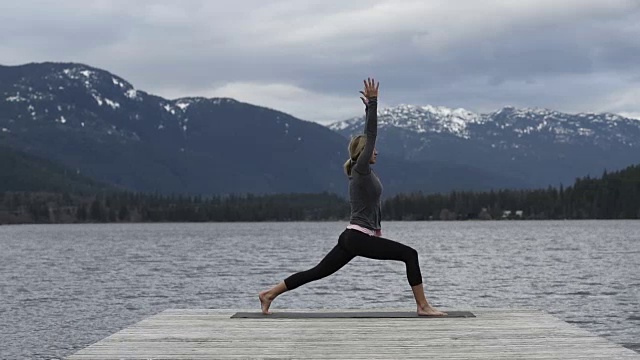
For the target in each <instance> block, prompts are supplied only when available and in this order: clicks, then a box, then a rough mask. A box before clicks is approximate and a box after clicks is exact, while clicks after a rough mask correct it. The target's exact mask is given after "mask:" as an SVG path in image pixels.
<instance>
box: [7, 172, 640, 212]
mask: <svg viewBox="0 0 640 360" xmlns="http://www.w3.org/2000/svg"><path fill="white" fill-rule="evenodd" d="M382 213H383V218H384V219H385V220H467V219H513V218H522V219H640V166H631V167H629V168H627V169H625V170H622V171H618V172H612V173H604V174H603V175H602V177H601V178H598V179H595V178H589V177H585V178H581V179H577V180H576V182H575V184H574V185H573V186H570V187H567V188H563V187H559V188H553V187H549V188H548V189H544V190H542V189H541V190H499V191H489V192H459V191H454V192H451V193H449V194H423V193H413V194H402V195H397V196H394V197H392V198H389V199H386V200H385V201H384V202H383V204H382ZM348 217H349V203H348V201H347V200H345V199H343V198H341V197H339V196H337V195H334V194H328V193H322V194H277V195H261V196H256V195H243V196H239V195H231V196H213V197H202V196H180V195H176V196H166V195H159V194H137V193H128V192H113V191H106V190H105V191H102V192H100V193H98V194H95V193H84V194H83V193H68V192H63V193H52V192H4V193H0V224H8V223H84V222H191V221H193V222H206V221H315V220H347V219H348Z"/></svg>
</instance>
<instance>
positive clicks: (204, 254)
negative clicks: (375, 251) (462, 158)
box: [0, 221, 640, 359]
mask: <svg viewBox="0 0 640 360" xmlns="http://www.w3.org/2000/svg"><path fill="white" fill-rule="evenodd" d="M345 225H346V224H345V223H343V222H321V223H309V222H300V223H233V224H231V223H206V224H91V225H27V226H0V300H1V301H0V358H2V359H21V358H26V359H57V358H62V357H64V356H67V355H70V354H72V353H74V352H75V351H77V350H79V349H81V348H84V347H86V346H88V345H90V344H92V343H94V342H96V341H98V340H101V339H103V338H104V337H106V336H108V335H111V334H113V333H115V332H117V331H119V330H121V329H123V328H125V327H127V326H130V325H132V324H134V323H136V322H138V321H140V320H142V319H144V318H146V317H148V316H151V315H154V314H157V313H159V312H161V311H163V310H165V309H168V308H218V309H221V308H224V309H229V308H255V309H256V311H258V310H259V303H258V300H257V296H256V294H257V293H258V291H259V290H261V289H264V288H266V287H269V286H271V285H273V284H275V283H277V282H278V281H280V280H282V279H283V278H285V277H286V276H288V275H289V274H291V273H292V272H295V271H300V270H305V269H307V268H309V267H312V266H314V265H315V264H316V263H317V262H318V261H319V260H320V259H321V258H322V257H323V256H324V255H325V254H326V253H327V252H328V251H329V250H330V249H331V248H332V247H333V246H334V245H335V243H336V242H337V239H338V235H339V234H340V232H341V231H342V230H343V229H344V227H345ZM383 227H384V235H385V237H388V238H391V239H394V240H397V241H400V242H402V243H405V244H407V245H410V246H412V247H414V248H415V249H416V250H418V253H419V255H420V265H421V269H422V273H423V278H424V280H425V286H426V291H427V297H428V298H429V299H430V300H431V302H432V303H433V304H435V305H436V306H439V307H442V308H443V309H450V310H465V309H470V308H480V307H490V308H510V307H514V308H518V307H526V308H537V309H543V310H546V311H548V312H549V313H551V314H553V315H555V316H557V317H559V318H560V319H562V320H565V321H568V322H570V323H573V324H575V325H576V326H579V327H581V328H583V329H586V330H588V331H591V332H593V333H595V334H598V335H601V336H604V337H606V338H608V339H609V340H611V341H613V342H616V343H618V344H621V345H624V346H626V347H628V348H631V349H634V350H635V351H639V352H640V306H639V305H640V221H548V222H547V221H544V222H534V221H531V222H526V221H501V222H385V223H384V224H383ZM381 307H398V308H406V309H407V310H414V309H415V306H414V303H413V300H412V296H411V290H410V288H409V285H408V283H407V280H406V277H405V270H404V264H402V263H399V262H390V261H376V260H369V259H364V258H356V259H354V260H353V261H352V262H351V263H349V264H348V265H347V266H345V267H344V268H343V269H341V270H340V271H338V272H337V273H336V274H334V275H331V276H330V277H328V278H325V279H322V280H319V281H317V282H313V283H310V284H307V285H306V286H303V287H301V288H299V289H296V290H294V291H292V292H289V293H285V294H283V295H282V296H281V297H279V298H278V299H277V300H276V301H275V302H274V303H273V305H272V309H273V310H274V311H277V310H278V309H283V308H290V309H303V308H310V309H327V308H352V309H353V308H361V309H371V308H381Z"/></svg>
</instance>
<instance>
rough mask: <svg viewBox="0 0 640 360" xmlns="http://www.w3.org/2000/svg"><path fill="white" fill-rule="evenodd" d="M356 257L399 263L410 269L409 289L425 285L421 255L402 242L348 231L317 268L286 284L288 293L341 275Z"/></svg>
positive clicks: (291, 279) (291, 278) (408, 270)
mask: <svg viewBox="0 0 640 360" xmlns="http://www.w3.org/2000/svg"><path fill="white" fill-rule="evenodd" d="M356 256H364V257H366V258H370V259H377V260H398V261H402V262H404V263H405V265H406V266H407V279H408V280H409V285H411V286H415V285H420V284H422V275H421V274H420V264H419V263H418V252H417V251H416V250H415V249H413V248H411V247H409V246H407V245H403V244H400V243H399V242H396V241H393V240H389V239H385V238H382V237H377V236H370V235H367V234H365V233H363V232H361V231H358V230H353V229H346V230H345V231H344V232H342V234H340V238H338V244H337V245H336V246H335V247H334V248H333V249H331V251H330V252H329V253H328V254H327V255H326V256H325V257H324V259H322V261H320V263H319V264H318V265H316V266H315V267H313V268H311V269H309V270H306V271H301V272H299V273H295V274H293V275H291V276H289V277H288V278H286V279H285V280H284V283H285V285H286V286H287V290H293V289H295V288H297V287H298V286H301V285H304V284H306V283H308V282H311V281H315V280H319V279H322V278H323V277H326V276H329V275H331V274H333V273H334V272H336V271H338V270H339V269H340V268H341V267H343V266H345V265H346V264H347V263H348V262H349V261H351V259H353V258H354V257H356Z"/></svg>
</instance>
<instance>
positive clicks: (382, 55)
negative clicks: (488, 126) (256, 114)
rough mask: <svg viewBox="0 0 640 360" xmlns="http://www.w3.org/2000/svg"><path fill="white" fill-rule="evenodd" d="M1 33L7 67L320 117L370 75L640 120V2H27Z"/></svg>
mask: <svg viewBox="0 0 640 360" xmlns="http://www.w3.org/2000/svg"><path fill="white" fill-rule="evenodd" d="M0 34H3V35H1V36H0V51H1V53H2V54H3V58H2V60H1V61H2V62H3V63H4V64H19V63H25V62H32V61H50V60H53V61H75V62H83V63H87V64H90V65H93V66H97V67H101V68H104V69H107V70H110V71H112V72H114V73H116V74H118V75H120V76H122V77H123V78H125V79H127V80H129V81H131V82H132V83H133V84H134V85H135V86H136V87H137V88H140V89H143V90H146V91H149V92H152V93H156V94H159V95H162V96H166V97H180V96H190V95H202V96H230V97H235V98H237V99H238V100H242V101H247V102H251V103H255V104H259V105H264V106H269V107H273V108H277V109H279V110H283V111H286V112H289V113H291V114H293V115H295V116H297V117H300V118H302V119H307V120H313V121H319V122H330V121H336V120H342V119H344V118H347V117H350V116H355V115H359V114H361V112H362V109H361V104H360V103H359V99H358V94H357V92H358V90H359V89H360V86H361V82H362V79H363V78H364V77H366V76H369V75H373V76H376V77H377V78H378V79H379V80H380V81H381V102H382V104H383V105H389V106H392V105H397V104H400V103H412V104H417V105H424V104H427V103H429V104H434V105H445V106H451V107H465V108H468V109H470V110H473V111H491V110H495V109H497V108H500V107H502V106H504V105H515V106H527V107H533V106H540V107H549V108H554V109H558V110H563V111H572V112H582V111H609V112H618V113H623V114H627V115H633V116H635V115H636V114H638V113H640V97H638V96H637V95H638V90H637V89H638V83H639V81H638V79H639V78H640V67H639V66H638V59H640V40H639V39H640V3H639V2H637V1H635V0H608V1H601V0H564V1H556V0H553V1H552V0H536V1H533V0H521V1H517V2H515V1H514V2H505V1H483V2H478V1H474V0H458V1H455V2H451V1H445V0H441V1H429V2H424V1H391V0H385V1H382V0H380V1H364V0H358V1H350V2H347V3H344V2H342V1H338V0H330V1H329V0H326V1H305V2H300V1H294V0H280V1H269V2H261V1H253V0H238V1H233V2H226V1H225V2H217V1H216V2H213V1H195V0H191V1H190V0H187V1H182V2H175V1H136V2H130V1H121V0H113V1H107V0H103V1H97V0H96V1H77V0H67V1H64V2H50V1H34V0H23V1H21V2H16V3H12V4H2V5H0Z"/></svg>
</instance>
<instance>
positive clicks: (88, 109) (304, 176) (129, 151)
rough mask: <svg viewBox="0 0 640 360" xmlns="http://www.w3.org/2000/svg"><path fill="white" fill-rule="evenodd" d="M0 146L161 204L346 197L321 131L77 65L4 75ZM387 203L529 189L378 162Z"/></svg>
mask: <svg viewBox="0 0 640 360" xmlns="http://www.w3.org/2000/svg"><path fill="white" fill-rule="evenodd" d="M0 145H5V146H8V147H11V148H14V149H16V150H19V151H23V152H26V153H30V154H34V155H37V156H41V157H44V158H47V159H49V160H53V161H55V162H57V163H59V164H61V165H64V166H65V167H68V168H71V169H73V170H75V171H76V172H77V173H79V174H81V175H86V176H89V177H91V178H93V179H96V180H99V181H101V182H104V183H107V184H110V185H116V186H120V187H123V188H126V189H132V190H138V191H160V192H164V193H191V194H194V193H195V194H214V193H247V192H251V193H268V192H320V191H330V192H335V193H339V194H345V193H346V190H347V182H346V177H345V176H344V174H343V171H342V164H343V163H344V161H345V159H346V158H347V157H348V156H347V154H346V140H345V139H344V138H343V137H342V136H341V135H339V134H337V133H336V132H334V131H331V130H329V129H327V128H326V127H324V126H321V125H319V124H316V123H313V122H308V121H303V120H300V119H297V118H294V117H293V116H290V115H288V114H285V113H282V112H279V111H276V110H272V109H267V108H264V107H259V106H254V105H251V104H246V103H242V102H239V101H236V100H233V99H229V98H213V99H208V98H201V97H190V98H181V99H173V100H170V99H164V98H162V97H159V96H154V95H151V94H148V93H147V92H145V91H142V90H140V89H136V88H135V87H134V86H133V85H132V84H130V83H129V82H127V81H126V80H124V79H122V78H121V77H118V76H117V75H114V74H112V73H110V72H108V71H104V70H101V69H97V68H93V67H90V66H86V65H82V64H73V63H42V64H28V65H22V66H0ZM376 170H377V171H378V172H379V174H380V175H381V176H383V177H384V176H385V175H387V174H388V175H397V174H402V176H401V177H395V176H394V177H393V178H391V176H388V177H387V181H385V195H390V194H393V193H395V192H398V191H413V190H422V191H448V190H451V189H454V188H464V189H487V188H489V187H524V186H528V185H529V183H527V182H523V181H519V180H516V179H512V178H509V177H508V176H503V175H501V174H500V173H492V172H489V171H485V170H483V169H477V168H474V167H473V166H451V165H450V164H442V163H439V162H437V161H432V162H429V161H426V162H420V163H418V164H414V163H412V164H409V162H407V161H405V160H401V159H394V160H393V161H381V164H380V165H379V166H376Z"/></svg>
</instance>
